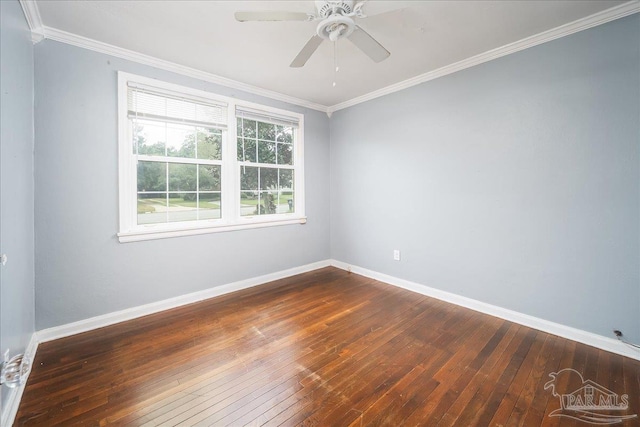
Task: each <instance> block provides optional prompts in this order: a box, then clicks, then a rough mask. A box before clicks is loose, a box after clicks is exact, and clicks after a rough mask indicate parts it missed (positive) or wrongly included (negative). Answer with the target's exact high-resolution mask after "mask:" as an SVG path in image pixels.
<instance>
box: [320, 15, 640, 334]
mask: <svg viewBox="0 0 640 427" xmlns="http://www.w3.org/2000/svg"><path fill="white" fill-rule="evenodd" d="M639 40H640V16H639V15H633V16H630V17H627V18H624V19H620V20H617V21H614V22H611V23H608V24H605V25H602V26H599V27H595V28H593V29H590V30H587V31H583V32H580V33H576V34H574V35H571V36H569V37H565V38H562V39H559V40H556V41H553V42H550V43H546V44H543V45H540V46H537V47H534V48H531V49H527V50H525V51H522V52H519V53H516V54H513V55H509V56H507V57H504V58H501V59H498V60H494V61H491V62H488V63H485V64H483V65H479V66H476V67H473V68H470V69H467V70H465V71H461V72H458V73H455V74H452V75H449V76H447V77H444V78H440V79H437V80H433V81H430V82H426V83H424V84H422V85H419V86H415V87H412V88H409V89H406V90H404V91H401V92H398V93H394V94H392V95H388V96H385V97H382V98H378V99H375V100H372V101H370V102H367V103H364V104H360V105H357V106H354V107H351V108H348V109H346V110H342V111H338V112H336V113H335V114H334V115H333V117H332V119H331V254H332V256H333V258H336V259H338V260H341V261H344V262H347V263H351V264H354V265H358V266H361V267H365V268H369V269H372V270H375V271H378V272H382V273H386V274H389V275H392V276H396V277H399V278H403V279H407V280H411V281H414V282H417V283H419V284H423V285H427V286H431V287H434V288H438V289H442V290H445V291H449V292H452V293H455V294H459V295H463V296H466V297H469V298H474V299H476V300H480V301H484V302H487V303H490V304H494V305H497V306H500V307H505V308H508V309H512V310H515V311H518V312H522V313H526V314H529V315H533V316H537V317H540V318H543V319H547V320H550V321H553V322H558V323H561V324H565V325H568V326H572V327H576V328H579V329H583V330H587V331H591V332H594V333H597V334H601V335H606V336H609V337H613V335H612V333H611V330H612V329H613V328H614V327H615V328H619V329H621V330H622V331H623V332H624V333H625V334H626V335H627V336H628V338H629V339H632V340H634V341H636V342H638V341H640V314H639V313H640V277H639V274H640V264H639V263H640V249H639V246H640V230H639V218H640V212H639V203H640V173H639V172H640V165H639V159H640V151H639V145H640V141H639V135H640V123H639V120H640V52H639V51H640V42H639ZM393 249H400V250H401V251H402V261H401V262H395V261H393V260H392V250H393Z"/></svg>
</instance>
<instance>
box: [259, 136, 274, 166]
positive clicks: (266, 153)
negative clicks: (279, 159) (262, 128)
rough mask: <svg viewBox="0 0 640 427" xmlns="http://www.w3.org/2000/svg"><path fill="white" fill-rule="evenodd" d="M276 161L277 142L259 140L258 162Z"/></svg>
mask: <svg viewBox="0 0 640 427" xmlns="http://www.w3.org/2000/svg"><path fill="white" fill-rule="evenodd" d="M275 162H276V144H275V142H265V141H258V163H274V164H275Z"/></svg>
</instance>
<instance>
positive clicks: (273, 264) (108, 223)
mask: <svg viewBox="0 0 640 427" xmlns="http://www.w3.org/2000/svg"><path fill="white" fill-rule="evenodd" d="M35 65H36V66H35V93H36V101H35V103H36V108H35V119H36V131H35V146H36V156H35V162H36V166H35V170H36V175H35V194H36V200H37V202H36V206H35V232H36V259H37V263H36V269H35V277H36V325H37V328H38V329H43V328H48V327H52V326H57V325H61V324H65V323H69V322H73V321H78V320H82V319H86V318H89V317H92V316H97V315H101V314H105V313H110V312H113V311H117V310H122V309H125V308H129V307H135V306H139V305H141V304H146V303H150V302H154V301H159V300H163V299H167V298H171V297H175V296H179V295H184V294H187V293H190V292H195V291H199V290H204V289H208V288H212V287H215V286H219V285H222V284H226V283H230V282H234V281H237V280H241V279H246V278H251V277H255V276H259V275H263V274H267V273H273V272H275V271H279V270H283V269H288V268H292V267H297V266H300V265H304V264H307V263H311V262H315V261H320V260H325V259H327V258H329V178H328V176H327V171H328V170H329V121H328V118H327V116H326V114H324V113H320V112H317V111H312V110H306V109H304V108H301V107H296V106H291V105H287V104H284V103H281V102H277V101H273V100H268V99H264V98H260V97H258V96H253V95H247V94H244V93H239V92H238V91H235V90H233V89H229V88H225V87H220V86H216V85H214V84H210V83H206V82H202V81H199V80H195V79H191V78H188V77H184V76H179V75H176V74H172V73H170V72H166V71H161V70H158V69H154V68H151V67H147V66H143V65H140V64H136V63H132V62H129V61H126V60H122V59H118V58H114V57H110V56H107V55H103V54H100V53H95V52H92V51H89V50H85V49H80V48H77V47H73V46H69V45H65V44H62V43H58V42H54V41H50V40H45V41H44V42H41V43H39V44H37V45H36V47H35ZM118 70H122V71H126V72H130V73H135V74H139V75H144V76H148V77H153V78H158V79H162V80H164V81H168V82H172V83H176V84H181V85H185V86H189V87H194V88H197V89H203V90H209V91H212V92H215V93H218V94H221V95H226V96H236V97H238V98H241V99H245V100H249V101H253V102H259V103H262V104H265V105H272V106H275V107H279V108H285V109H289V110H292V111H298V112H302V113H304V114H305V139H304V143H305V183H306V187H305V188H306V214H307V216H308V222H307V224H305V225H288V226H280V227H271V228H263V229H255V230H245V231H234V232H224V233H214V234H207V235H199V236H190V237H179V238H172V239H162V240H153V241H144V242H133V243H125V244H122V243H119V242H118V241H117V239H116V236H115V235H116V232H117V231H118V161H117V155H118V139H117V136H118V134H117V130H118V129H117V117H116V114H117V96H116V82H117V80H116V79H117V74H116V73H117V71H118Z"/></svg>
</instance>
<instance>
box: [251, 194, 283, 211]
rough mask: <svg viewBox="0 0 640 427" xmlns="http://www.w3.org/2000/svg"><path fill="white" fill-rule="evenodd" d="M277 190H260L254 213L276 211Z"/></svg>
mask: <svg viewBox="0 0 640 427" xmlns="http://www.w3.org/2000/svg"><path fill="white" fill-rule="evenodd" d="M277 197H278V192H277V191H261V192H260V198H259V203H258V205H257V207H256V212H255V214H256V215H273V214H275V213H276V199H277Z"/></svg>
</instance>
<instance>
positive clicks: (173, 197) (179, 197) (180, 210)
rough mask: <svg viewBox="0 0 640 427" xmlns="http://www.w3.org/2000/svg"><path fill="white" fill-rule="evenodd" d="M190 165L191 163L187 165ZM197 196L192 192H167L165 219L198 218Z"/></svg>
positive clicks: (187, 219) (190, 219) (193, 219)
mask: <svg viewBox="0 0 640 427" xmlns="http://www.w3.org/2000/svg"><path fill="white" fill-rule="evenodd" d="M169 166H172V165H169ZM180 166H183V165H180ZM189 166H191V165H189ZM197 206H198V196H197V194H196V193H195V192H194V193H169V206H168V208H167V221H169V222H176V221H195V220H196V219H198V208H197Z"/></svg>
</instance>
